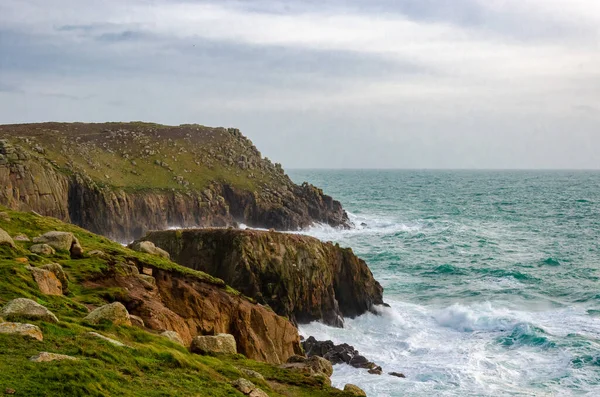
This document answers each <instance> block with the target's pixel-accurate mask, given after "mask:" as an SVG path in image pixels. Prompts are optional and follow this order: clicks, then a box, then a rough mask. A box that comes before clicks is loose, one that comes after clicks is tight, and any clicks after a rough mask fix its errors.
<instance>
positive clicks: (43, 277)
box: [27, 266, 63, 295]
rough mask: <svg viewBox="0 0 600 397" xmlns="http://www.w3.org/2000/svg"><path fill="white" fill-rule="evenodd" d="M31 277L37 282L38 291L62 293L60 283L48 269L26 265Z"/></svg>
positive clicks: (45, 293) (48, 293)
mask: <svg viewBox="0 0 600 397" xmlns="http://www.w3.org/2000/svg"><path fill="white" fill-rule="evenodd" d="M27 268H28V269H29V271H31V274H32V275H33V279H34V280H35V282H36V283H37V285H38V287H39V289H40V292H41V293H42V294H44V295H62V294H63V288H62V283H61V282H60V280H59V279H58V278H57V277H56V275H55V274H54V273H52V272H51V271H50V270H46V269H41V268H39V267H32V266H28V267H27Z"/></svg>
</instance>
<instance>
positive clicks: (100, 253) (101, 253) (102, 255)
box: [88, 250, 108, 259]
mask: <svg viewBox="0 0 600 397" xmlns="http://www.w3.org/2000/svg"><path fill="white" fill-rule="evenodd" d="M88 255H89V256H97V257H99V258H103V259H106V258H108V255H106V253H105V252H104V251H100V250H93V251H90V252H88Z"/></svg>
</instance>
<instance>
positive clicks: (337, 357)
mask: <svg viewBox="0 0 600 397" xmlns="http://www.w3.org/2000/svg"><path fill="white" fill-rule="evenodd" d="M302 346H303V347H304V351H305V352H306V355H307V356H309V357H313V356H318V357H323V358H324V359H326V360H328V361H329V362H331V363H332V364H334V365H335V364H348V365H351V366H353V367H355V368H364V369H368V370H374V369H376V368H379V371H381V368H380V367H378V365H377V364H375V363H373V362H371V361H369V360H368V359H367V358H366V357H364V356H362V355H360V354H359V352H358V350H356V349H354V347H353V346H350V345H348V344H347V343H343V344H341V345H335V344H334V343H333V342H332V341H330V340H328V341H324V342H320V341H317V340H316V339H315V338H314V337H312V336H311V337H309V338H308V339H306V340H305V341H304V342H302Z"/></svg>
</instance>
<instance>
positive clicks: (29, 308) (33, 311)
mask: <svg viewBox="0 0 600 397" xmlns="http://www.w3.org/2000/svg"><path fill="white" fill-rule="evenodd" d="M0 317H2V318H4V319H6V320H9V321H10V320H12V319H20V318H23V319H28V320H41V321H46V322H49V323H58V318H57V317H56V316H55V315H54V313H52V312H51V311H50V310H48V309H47V308H45V307H44V306H42V305H40V304H39V303H37V302H35V301H32V300H31V299H27V298H17V299H13V300H11V301H9V302H8V303H7V304H6V305H4V307H3V308H2V310H0Z"/></svg>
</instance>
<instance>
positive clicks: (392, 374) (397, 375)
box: [388, 372, 406, 378]
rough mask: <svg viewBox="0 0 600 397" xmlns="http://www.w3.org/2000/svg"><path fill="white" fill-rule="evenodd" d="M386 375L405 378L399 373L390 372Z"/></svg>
mask: <svg viewBox="0 0 600 397" xmlns="http://www.w3.org/2000/svg"><path fill="white" fill-rule="evenodd" d="M388 375H391V376H395V377H397V378H406V376H405V375H404V374H403V373H400V372H390V373H389V374H388Z"/></svg>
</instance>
